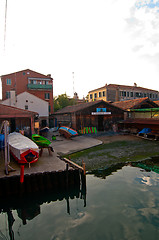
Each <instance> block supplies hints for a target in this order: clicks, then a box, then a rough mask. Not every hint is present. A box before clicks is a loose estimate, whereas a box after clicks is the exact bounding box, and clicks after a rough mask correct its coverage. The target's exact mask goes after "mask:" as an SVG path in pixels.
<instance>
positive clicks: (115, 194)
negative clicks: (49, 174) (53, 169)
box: [0, 162, 159, 240]
mask: <svg viewBox="0 0 159 240" xmlns="http://www.w3.org/2000/svg"><path fill="white" fill-rule="evenodd" d="M17 201H18V200H17ZM13 202H14V204H13ZM0 211H1V213H0V239H16V240H18V239H20V240H28V239H30V240H32V239H38V240H39V239H48V240H59V239H62V240H70V239H71V240H72V239H80V240H81V239H83V240H86V239H92V240H97V239H98V240H103V239H109V240H120V239H121V240H128V239H130V240H133V239H134V240H138V239H141V240H142V239H144V240H149V239H151V240H154V239H157V238H158V237H159V173H158V167H157V166H156V165H153V166H152V165H150V163H149V162H148V164H147V163H146V162H144V164H142V163H140V164H139V165H138V164H136V163H134V164H133V163H131V165H129V164H126V165H124V164H122V165H121V164H118V165H117V166H116V167H115V168H114V167H112V168H109V169H98V170H95V171H93V172H90V173H88V174H87V176H86V195H85V194H84V193H82V192H80V191H79V192H78V191H77V192H76V191H74V192H72V193H69V195H68V196H67V195H59V196H58V195H56V196H55V195H54V194H53V193H47V194H39V195H38V196H34V197H32V196H30V197H29V198H28V199H23V200H22V201H21V202H20V203H19V205H18V204H16V199H8V200H7V203H6V204H5V203H3V206H2V205H1V208H0Z"/></svg>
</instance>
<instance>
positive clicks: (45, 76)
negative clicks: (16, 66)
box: [1, 69, 53, 79]
mask: <svg viewBox="0 0 159 240" xmlns="http://www.w3.org/2000/svg"><path fill="white" fill-rule="evenodd" d="M25 71H31V72H34V73H37V74H40V75H41V76H43V77H44V78H50V79H53V78H52V77H51V75H50V74H48V75H45V74H42V73H38V72H36V71H33V70H31V69H24V70H21V71H17V72H13V73H8V74H4V75H1V77H5V76H8V75H12V74H15V73H20V72H25Z"/></svg>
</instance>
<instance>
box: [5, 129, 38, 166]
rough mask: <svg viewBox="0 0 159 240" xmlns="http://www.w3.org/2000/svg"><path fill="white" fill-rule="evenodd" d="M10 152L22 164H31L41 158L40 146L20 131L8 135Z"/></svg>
mask: <svg viewBox="0 0 159 240" xmlns="http://www.w3.org/2000/svg"><path fill="white" fill-rule="evenodd" d="M8 139H9V148H10V153H11V155H12V156H13V157H14V159H15V160H16V161H17V162H18V163H20V164H27V163H29V164H31V163H34V162H36V161H37V160H38V158H39V148H38V146H37V145H36V144H35V143H34V142H33V141H32V140H30V139H29V138H27V137H25V136H23V135H22V134H20V133H16V132H15V133H10V134H9V136H8Z"/></svg>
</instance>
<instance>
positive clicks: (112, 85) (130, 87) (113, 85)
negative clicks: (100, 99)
mask: <svg viewBox="0 0 159 240" xmlns="http://www.w3.org/2000/svg"><path fill="white" fill-rule="evenodd" d="M104 88H105V89H106V88H115V89H118V88H119V89H128V90H137V91H153V92H156V93H157V92H158V91H157V90H152V89H148V88H143V87H138V86H137V85H134V86H128V85H119V84H108V85H107V84H106V85H105V86H103V87H100V88H97V89H94V90H91V91H89V93H90V92H94V91H96V90H100V89H101V90H102V89H104Z"/></svg>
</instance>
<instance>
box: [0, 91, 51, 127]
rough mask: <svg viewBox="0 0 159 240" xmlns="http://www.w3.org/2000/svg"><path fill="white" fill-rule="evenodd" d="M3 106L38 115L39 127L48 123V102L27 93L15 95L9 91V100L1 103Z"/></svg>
mask: <svg viewBox="0 0 159 240" xmlns="http://www.w3.org/2000/svg"><path fill="white" fill-rule="evenodd" d="M1 103H2V104H4V105H8V106H13V107H17V108H21V109H25V110H29V111H33V112H37V113H38V114H39V122H40V123H41V125H43V126H44V125H47V124H48V123H49V104H48V102H46V101H44V100H42V99H40V98H38V97H36V96H35V95H33V94H30V93H28V92H23V93H20V94H19V95H17V96H16V95H15V91H10V98H9V99H6V100H4V101H2V102H1Z"/></svg>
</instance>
